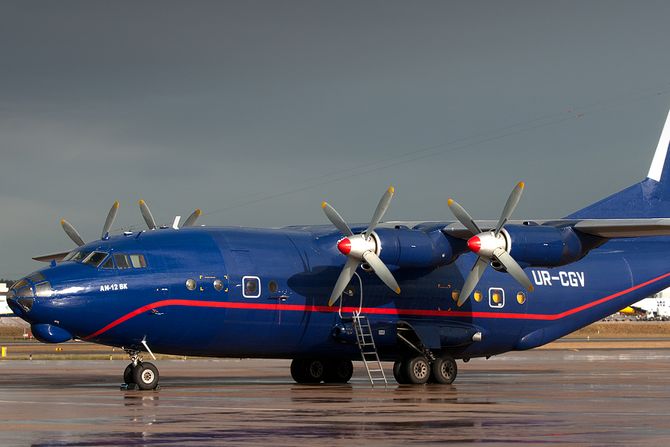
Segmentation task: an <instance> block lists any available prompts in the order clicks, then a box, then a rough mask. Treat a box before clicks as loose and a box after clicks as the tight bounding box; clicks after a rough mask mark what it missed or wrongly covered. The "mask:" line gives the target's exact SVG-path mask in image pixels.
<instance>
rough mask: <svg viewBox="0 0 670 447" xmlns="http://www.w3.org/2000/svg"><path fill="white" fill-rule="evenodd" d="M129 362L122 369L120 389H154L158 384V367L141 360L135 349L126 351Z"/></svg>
mask: <svg viewBox="0 0 670 447" xmlns="http://www.w3.org/2000/svg"><path fill="white" fill-rule="evenodd" d="M127 352H128V355H129V356H130V360H131V363H130V364H129V365H128V366H126V369H125V370H124V371H123V384H122V385H121V389H122V390H136V389H139V390H145V391H146V390H156V389H158V388H160V387H159V386H158V379H159V374H158V368H156V365H154V364H153V363H149V362H143V361H142V357H140V355H139V352H137V351H127Z"/></svg>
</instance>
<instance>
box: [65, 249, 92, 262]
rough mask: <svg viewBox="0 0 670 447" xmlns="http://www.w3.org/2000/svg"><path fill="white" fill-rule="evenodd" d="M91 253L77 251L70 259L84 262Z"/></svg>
mask: <svg viewBox="0 0 670 447" xmlns="http://www.w3.org/2000/svg"><path fill="white" fill-rule="evenodd" d="M90 254H91V252H90V251H76V252H74V254H73V255H72V257H71V258H70V261H76V262H83V260H84V259H86V258H87V257H88V255H90Z"/></svg>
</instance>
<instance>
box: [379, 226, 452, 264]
mask: <svg viewBox="0 0 670 447" xmlns="http://www.w3.org/2000/svg"><path fill="white" fill-rule="evenodd" d="M375 233H376V234H377V237H378V238H379V242H380V244H381V252H380V253H379V257H380V258H381V259H382V261H384V263H385V264H390V265H397V266H398V267H408V268H412V267H414V268H422V267H437V266H439V265H444V264H448V263H450V262H452V261H453V260H454V250H453V249H452V243H458V242H456V241H457V240H456V239H453V241H450V240H451V239H452V238H451V237H450V236H445V235H444V234H443V233H442V232H441V231H431V232H425V231H422V230H413V229H410V228H404V227H401V228H377V230H375Z"/></svg>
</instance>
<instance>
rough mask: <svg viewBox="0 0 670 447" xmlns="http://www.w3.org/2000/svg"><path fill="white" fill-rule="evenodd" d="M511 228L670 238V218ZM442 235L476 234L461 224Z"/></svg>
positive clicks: (487, 226)
mask: <svg viewBox="0 0 670 447" xmlns="http://www.w3.org/2000/svg"><path fill="white" fill-rule="evenodd" d="M495 224H496V222H495V221H492V220H484V221H477V225H478V226H479V228H481V229H482V231H487V230H491V229H493V228H495ZM508 224H511V225H515V224H516V225H547V226H553V227H573V228H574V229H575V230H578V231H580V232H582V233H586V234H591V235H593V236H600V237H604V238H608V239H609V238H616V237H642V236H670V218H651V219H553V220H533V221H521V220H519V221H509V222H508ZM442 231H443V232H444V233H445V234H448V235H449V236H453V237H455V238H458V239H468V238H469V237H471V236H472V233H470V231H469V230H468V229H467V228H465V227H464V226H463V225H462V224H460V223H458V222H453V223H450V224H448V225H446V226H445V227H444V228H443V229H442Z"/></svg>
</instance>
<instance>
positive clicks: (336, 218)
mask: <svg viewBox="0 0 670 447" xmlns="http://www.w3.org/2000/svg"><path fill="white" fill-rule="evenodd" d="M321 208H323V212H324V213H326V217H327V218H328V220H329V221H330V222H331V223H332V224H333V225H335V227H336V228H337V229H338V230H340V231H341V232H342V233H343V234H344V235H345V236H353V235H354V233H353V232H352V231H351V228H349V225H347V223H346V222H345V221H344V219H342V216H340V214H339V213H338V212H337V211H336V210H335V208H333V207H332V206H330V204H329V203H328V202H322V203H321ZM352 275H353V273H352ZM345 285H346V284H345ZM342 290H344V289H342Z"/></svg>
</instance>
